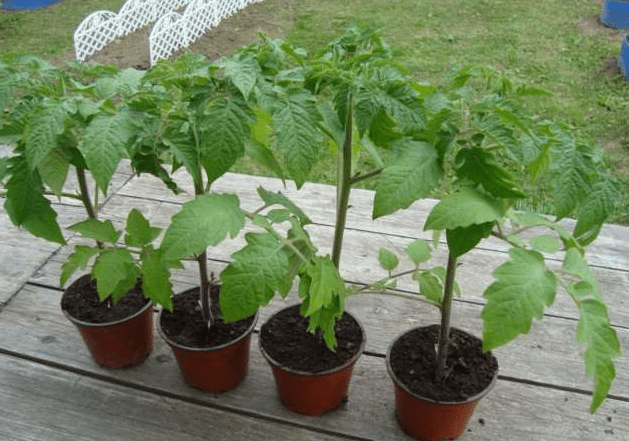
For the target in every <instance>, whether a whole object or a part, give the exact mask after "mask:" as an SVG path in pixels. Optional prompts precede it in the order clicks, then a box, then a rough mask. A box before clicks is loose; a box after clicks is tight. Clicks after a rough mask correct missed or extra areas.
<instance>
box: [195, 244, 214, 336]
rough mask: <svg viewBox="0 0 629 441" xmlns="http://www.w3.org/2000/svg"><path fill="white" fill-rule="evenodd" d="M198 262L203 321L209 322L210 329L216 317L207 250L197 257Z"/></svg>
mask: <svg viewBox="0 0 629 441" xmlns="http://www.w3.org/2000/svg"><path fill="white" fill-rule="evenodd" d="M197 263H198V264H199V276H200V279H201V286H200V287H199V289H200V291H201V293H200V296H201V315H202V316H203V321H204V322H205V323H207V327H208V329H210V328H211V327H212V325H213V324H214V317H212V309H211V307H210V281H209V278H208V274H207V251H203V252H202V253H201V254H200V255H199V257H197Z"/></svg>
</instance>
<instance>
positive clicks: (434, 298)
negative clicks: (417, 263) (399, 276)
mask: <svg viewBox="0 0 629 441" xmlns="http://www.w3.org/2000/svg"><path fill="white" fill-rule="evenodd" d="M413 280H415V281H417V282H418V283H419V294H420V295H422V296H424V297H425V298H426V300H428V301H430V302H433V303H435V304H436V305H438V306H441V302H442V300H443V283H442V281H441V278H440V277H439V276H438V275H437V274H436V273H435V272H434V271H433V270H429V271H422V272H421V273H415V274H413Z"/></svg>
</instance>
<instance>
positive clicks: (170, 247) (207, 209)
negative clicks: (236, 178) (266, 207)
mask: <svg viewBox="0 0 629 441" xmlns="http://www.w3.org/2000/svg"><path fill="white" fill-rule="evenodd" d="M244 224H245V215H244V213H243V211H242V210H241V209H240V206H239V202H238V197H236V196H235V195H231V194H205V195H201V196H198V197H197V198H196V199H194V200H192V201H189V202H186V203H185V204H184V205H183V207H182V208H181V210H180V211H179V213H177V214H175V215H174V216H173V218H172V221H171V224H170V226H169V227H168V230H166V234H165V236H164V239H163V241H162V244H161V247H160V248H161V249H162V250H163V252H164V256H165V257H166V258H167V259H168V260H180V259H183V258H184V257H188V256H195V255H199V254H201V253H202V252H203V251H204V250H205V249H206V248H207V247H208V246H214V245H217V244H219V243H220V242H221V241H222V240H223V239H225V237H226V236H227V235H228V234H229V235H230V236H231V237H234V236H236V234H238V232H239V231H240V229H241V228H242V227H243V226H244Z"/></svg>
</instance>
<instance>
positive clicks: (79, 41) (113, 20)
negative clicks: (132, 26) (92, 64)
mask: <svg viewBox="0 0 629 441" xmlns="http://www.w3.org/2000/svg"><path fill="white" fill-rule="evenodd" d="M116 37H118V16H117V15H116V14H115V13H113V12H110V11H96V12H93V13H91V14H90V15H89V16H87V18H86V19H85V20H83V21H82V22H81V24H80V25H79V27H78V28H77V29H76V31H74V51H75V53H76V59H77V60H79V61H85V59H87V57H89V56H90V55H92V54H94V53H96V52H98V51H99V50H101V49H102V48H104V47H105V46H106V45H107V43H109V42H110V41H112V40H115V39H116Z"/></svg>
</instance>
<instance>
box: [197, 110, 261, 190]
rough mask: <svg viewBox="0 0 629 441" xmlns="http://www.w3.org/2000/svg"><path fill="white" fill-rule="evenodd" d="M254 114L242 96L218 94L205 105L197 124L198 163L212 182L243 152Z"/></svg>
mask: <svg viewBox="0 0 629 441" xmlns="http://www.w3.org/2000/svg"><path fill="white" fill-rule="evenodd" d="M254 122H255V114H254V113H253V111H252V110H251V109H250V107H249V105H248V104H247V102H246V101H244V100H243V99H242V98H238V97H231V98H230V99H225V98H219V99H216V100H214V101H213V102H212V103H211V105H210V107H209V108H208V109H206V111H205V113H204V118H203V121H202V123H201V124H200V125H199V127H198V129H199V133H200V138H201V139H200V144H201V163H202V164H203V168H204V169H205V171H206V173H207V179H208V182H210V183H212V182H214V181H215V180H216V179H218V178H219V177H221V176H222V175H223V174H225V173H226V172H227V171H228V170H229V169H230V168H231V167H232V165H234V163H235V162H236V160H237V159H238V158H240V157H241V156H243V155H244V153H245V144H246V143H247V141H248V140H249V138H250V125H251V124H253V123H254Z"/></svg>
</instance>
